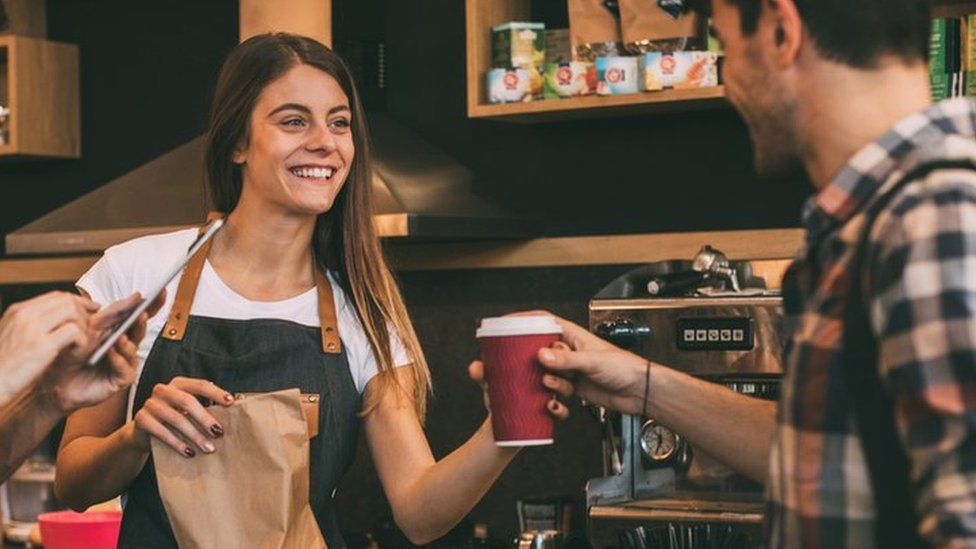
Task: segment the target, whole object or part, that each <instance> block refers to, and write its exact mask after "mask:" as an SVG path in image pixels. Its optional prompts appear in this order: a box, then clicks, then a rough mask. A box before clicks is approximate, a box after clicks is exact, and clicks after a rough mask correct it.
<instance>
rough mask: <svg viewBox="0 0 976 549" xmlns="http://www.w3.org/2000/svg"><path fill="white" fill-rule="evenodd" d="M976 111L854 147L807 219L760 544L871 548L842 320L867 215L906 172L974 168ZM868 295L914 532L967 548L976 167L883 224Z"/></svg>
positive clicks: (792, 294) (974, 449)
mask: <svg viewBox="0 0 976 549" xmlns="http://www.w3.org/2000/svg"><path fill="white" fill-rule="evenodd" d="M974 126H976V110H974V106H973V104H972V103H971V102H970V101H969V100H967V99H953V100H949V101H946V102H943V103H940V104H937V105H934V106H932V107H930V108H928V109H927V110H925V111H923V112H920V113H917V114H914V115H912V116H909V117H907V118H905V119H903V120H901V121H900V122H899V123H898V124H896V125H895V127H894V128H893V129H892V130H891V131H890V132H888V133H887V134H886V135H884V136H882V137H881V138H880V139H878V140H877V141H875V142H874V143H872V144H870V145H868V146H866V147H864V148H863V149H861V150H860V151H859V152H858V153H857V154H856V155H855V156H854V157H853V158H852V159H851V160H850V162H849V163H848V164H847V166H846V167H844V168H843V170H842V171H841V172H840V173H839V175H838V176H837V177H836V178H835V179H834V181H833V182H832V183H831V184H829V185H828V186H827V187H825V188H824V189H822V190H821V191H820V192H819V193H818V194H817V195H816V196H814V197H812V198H811V199H810V201H809V202H808V203H807V205H806V207H805V209H804V215H803V225H804V227H805V229H806V231H807V235H806V243H805V246H804V250H802V251H801V252H800V254H799V255H798V258H797V259H796V260H795V261H794V262H793V264H792V265H791V267H790V269H789V270H788V272H787V274H786V277H785V279H784V281H783V295H784V301H785V308H786V313H787V315H788V316H790V317H791V318H792V319H793V321H794V325H795V330H794V332H793V334H792V336H791V338H790V340H789V341H788V342H787V344H786V347H785V351H784V352H785V356H784V361H783V369H784V379H783V387H782V395H781V399H780V402H779V406H778V411H777V422H776V423H777V424H776V432H775V434H774V437H773V449H772V452H771V454H770V476H769V480H768V482H767V485H766V490H767V508H766V533H765V537H766V544H767V546H768V547H770V548H779V547H815V548H829V549H840V548H852V547H874V546H875V544H874V518H873V517H874V501H873V499H872V493H871V486H870V478H869V475H868V471H867V467H866V463H865V458H864V454H863V450H862V446H861V444H860V439H859V437H858V427H857V425H856V420H855V417H854V413H853V410H852V408H851V406H850V404H849V398H850V397H849V395H848V392H847V389H846V387H845V383H844V375H843V373H842V368H844V367H845V365H844V364H843V363H842V362H843V355H842V349H841V347H842V334H843V314H844V303H845V297H846V296H845V292H846V289H847V287H848V283H849V280H850V279H849V277H850V276H852V274H853V273H851V272H850V263H851V260H852V258H853V251H854V250H853V249H854V247H855V246H856V243H857V239H858V237H859V236H860V233H861V229H862V227H863V226H864V225H863V224H864V221H865V216H864V215H863V213H864V210H865V207H866V206H867V205H868V204H869V203H870V202H871V200H872V199H873V198H875V197H877V196H878V195H879V193H880V192H883V190H884V189H885V187H886V186H887V185H890V184H893V183H894V182H895V181H897V180H898V179H900V178H901V177H902V176H904V175H906V174H907V173H908V172H910V171H911V170H912V169H913V168H915V167H917V166H919V165H921V164H923V163H926V162H931V161H937V160H945V159H976V140H974V136H976V128H974ZM868 248H869V249H868V250H867V255H866V258H867V259H866V263H865V265H866V267H865V269H866V276H865V278H864V280H865V283H864V292H865V298H866V300H867V301H866V302H868V301H869V302H870V305H869V309H870V310H869V314H870V322H871V324H872V330H873V332H874V333H875V334H876V336H877V340H878V354H879V364H878V367H879V368H880V372H881V376H882V379H883V382H884V384H885V386H886V388H887V389H888V390H889V391H890V393H891V395H892V398H893V399H894V406H895V417H896V423H897V430H898V434H899V438H900V440H901V442H902V443H903V445H904V447H905V449H906V452H907V454H908V456H909V460H910V463H911V476H912V479H911V480H912V485H913V487H914V489H915V492H916V494H915V496H916V507H917V509H918V514H919V518H920V525H919V529H920V533H921V535H922V538H923V539H924V540H925V541H927V542H928V543H929V544H931V545H932V546H933V547H943V546H972V547H976V172H973V171H969V170H959V169H955V170H938V171H935V172H932V173H930V174H929V175H927V176H925V177H924V178H923V180H921V181H918V182H914V183H911V184H909V185H908V186H907V187H904V188H903V189H902V190H901V191H899V192H898V195H897V196H896V197H895V198H894V200H892V201H891V202H890V203H889V204H888V206H887V207H885V209H884V210H883V211H882V212H881V214H880V215H879V216H878V218H877V221H876V223H875V225H874V228H873V230H872V233H871V237H870V239H869V242H868Z"/></svg>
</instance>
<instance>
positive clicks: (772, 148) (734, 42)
mask: <svg viewBox="0 0 976 549" xmlns="http://www.w3.org/2000/svg"><path fill="white" fill-rule="evenodd" d="M691 4H692V7H693V8H694V9H695V10H697V11H699V12H701V13H702V14H704V15H708V16H711V17H712V31H713V32H714V33H715V35H716V37H717V38H718V39H719V40H720V41H721V42H722V45H723V47H724V49H725V54H726V55H725V61H724V66H723V80H724V82H725V85H726V92H727V95H728V97H729V100H730V101H731V102H732V104H733V105H735V107H736V108H737V109H738V110H739V112H741V113H742V116H743V118H745V120H746V122H747V124H748V125H749V132H750V135H751V137H752V140H753V146H754V148H755V154H756V169H757V170H758V171H759V173H760V174H762V175H777V174H780V173H782V172H784V171H785V170H787V169H789V168H790V167H792V166H793V165H794V164H795V163H796V162H797V161H798V160H799V158H800V157H801V155H802V152H803V151H802V149H803V147H804V146H805V143H804V136H802V135H800V130H801V128H800V117H801V116H803V113H804V110H803V108H802V107H803V105H802V101H803V100H802V97H803V96H804V95H807V94H805V93H804V92H808V91H809V89H808V87H809V86H830V85H831V82H829V81H815V78H813V75H814V74H817V75H822V74H824V73H823V72H822V71H820V70H819V69H822V68H823V67H824V66H835V67H837V68H844V69H852V70H858V71H865V72H869V71H874V70H880V69H881V68H882V67H884V66H886V65H888V64H891V63H901V64H904V65H910V66H911V65H919V64H924V63H925V62H926V60H927V57H928V38H929V29H930V22H931V16H932V13H931V12H932V2H931V0H692V1H691ZM815 67H816V68H817V72H814V70H815ZM879 91H880V90H879Z"/></svg>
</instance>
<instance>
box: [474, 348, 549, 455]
mask: <svg viewBox="0 0 976 549" xmlns="http://www.w3.org/2000/svg"><path fill="white" fill-rule="evenodd" d="M558 339H559V334H528V335H514V336H499V337H482V338H481V357H482V361H483V362H484V364H485V381H487V383H488V397H489V398H490V399H491V427H492V431H493V432H494V434H495V441H496V442H519V441H538V440H544V439H552V438H553V419H552V416H551V415H549V412H547V411H546V405H547V404H548V402H549V401H550V400H551V399H552V393H551V391H549V390H548V389H546V388H545V386H544V385H542V374H543V369H542V365H541V364H539V361H538V360H537V359H536V356H537V354H538V352H539V349H541V348H543V347H549V346H550V345H552V344H553V343H555V342H556V341H557V340H558Z"/></svg>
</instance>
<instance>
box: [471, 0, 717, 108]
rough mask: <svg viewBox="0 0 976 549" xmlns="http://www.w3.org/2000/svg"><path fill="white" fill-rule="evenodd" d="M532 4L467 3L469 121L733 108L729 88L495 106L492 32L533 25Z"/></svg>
mask: <svg viewBox="0 0 976 549" xmlns="http://www.w3.org/2000/svg"><path fill="white" fill-rule="evenodd" d="M529 7H530V1H529V0H466V4H465V18H466V21H465V33H466V44H467V88H468V94H467V95H468V117H469V118H480V119H490V120H501V121H505V122H520V123H532V122H548V121H558V120H573V119H581V118H595V117H605V116H620V115H633V114H651V113H668V112H684V111H694V110H702V109H708V108H720V107H724V106H726V105H728V102H727V101H726V100H725V89H724V88H723V87H721V86H720V87H717V88H705V89H696V90H667V91H663V92H642V93H634V94H627V95H611V96H605V97H598V96H589V97H574V98H569V99H550V100H538V101H532V102H529V103H509V104H501V105H493V104H489V103H488V102H487V100H486V97H485V95H486V94H485V74H486V73H487V72H488V70H489V69H490V68H491V66H492V58H491V37H490V32H489V30H490V29H491V27H493V26H495V25H499V24H501V23H505V22H506V21H527V20H529V17H530V9H529Z"/></svg>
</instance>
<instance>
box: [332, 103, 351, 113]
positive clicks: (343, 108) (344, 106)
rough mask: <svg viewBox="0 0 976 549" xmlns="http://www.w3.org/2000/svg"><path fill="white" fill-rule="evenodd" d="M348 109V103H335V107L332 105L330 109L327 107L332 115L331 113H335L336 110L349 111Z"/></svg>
mask: <svg viewBox="0 0 976 549" xmlns="http://www.w3.org/2000/svg"><path fill="white" fill-rule="evenodd" d="M349 110H350V109H349V105H336V106H335V107H332V108H331V109H329V114H330V115H333V114H335V113H337V112H341V111H349Z"/></svg>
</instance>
